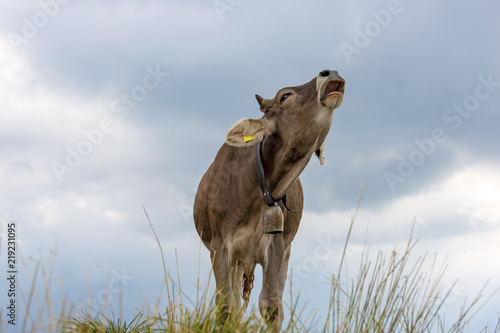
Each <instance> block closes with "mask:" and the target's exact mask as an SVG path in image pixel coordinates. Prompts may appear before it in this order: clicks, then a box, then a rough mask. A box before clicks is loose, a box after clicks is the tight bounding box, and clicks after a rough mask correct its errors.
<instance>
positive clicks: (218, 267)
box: [210, 247, 232, 315]
mask: <svg viewBox="0 0 500 333" xmlns="http://www.w3.org/2000/svg"><path fill="white" fill-rule="evenodd" d="M210 258H211V259H212V263H213V271H214V276H215V285H216V286H215V288H216V294H215V301H216V302H217V305H218V306H221V307H222V313H223V315H225V314H227V313H228V307H229V304H230V300H231V297H232V290H231V288H230V285H229V283H230V280H229V276H230V268H229V260H228V259H229V258H228V253H227V250H226V249H225V248H224V247H219V248H218V249H214V248H212V250H211V251H210Z"/></svg>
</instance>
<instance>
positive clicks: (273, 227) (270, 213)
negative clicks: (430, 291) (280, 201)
mask: <svg viewBox="0 0 500 333" xmlns="http://www.w3.org/2000/svg"><path fill="white" fill-rule="evenodd" d="M284 220H285V219H284V217H283V211H282V210H281V207H280V206H278V205H277V204H276V205H274V206H272V207H269V208H268V209H266V210H265V211H264V233H265V234H279V233H281V232H283V225H284Z"/></svg>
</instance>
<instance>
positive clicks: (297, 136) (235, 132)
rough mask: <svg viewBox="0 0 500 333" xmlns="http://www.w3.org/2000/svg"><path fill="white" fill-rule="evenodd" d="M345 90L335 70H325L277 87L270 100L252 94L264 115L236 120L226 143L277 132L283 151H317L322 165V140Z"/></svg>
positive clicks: (246, 141)
mask: <svg viewBox="0 0 500 333" xmlns="http://www.w3.org/2000/svg"><path fill="white" fill-rule="evenodd" d="M344 89H345V80H344V79H343V78H342V77H340V76H339V74H338V72H337V71H333V70H324V71H322V72H320V73H319V75H318V76H317V77H315V78H314V79H312V80H311V81H309V82H308V83H306V84H303V85H301V86H297V87H287V88H283V89H280V90H279V91H278V93H277V94H276V96H275V97H274V98H272V99H265V98H262V97H261V96H259V95H255V97H256V98H257V101H258V103H259V105H260V110H261V111H262V112H264V116H263V117H262V118H260V119H256V120H254V119H249V118H244V119H242V120H240V121H238V122H237V123H236V124H234V125H233V126H232V127H231V128H230V129H229V131H228V133H227V135H226V143H228V144H229V145H231V146H236V147H246V146H251V145H254V144H255V143H256V142H259V141H262V140H263V139H264V137H266V136H268V135H276V136H277V137H279V138H280V139H281V140H282V142H283V144H284V148H285V150H286V151H293V152H295V154H297V153H298V154H299V155H302V154H303V155H304V156H305V155H307V153H308V152H316V155H317V156H318V158H319V159H320V162H321V164H323V162H324V160H323V154H322V153H323V149H324V140H325V138H326V135H327V134H328V131H329V130H330V126H331V124H332V120H333V114H334V110H335V109H336V108H338V107H339V106H340V105H341V104H342V101H343V99H344Z"/></svg>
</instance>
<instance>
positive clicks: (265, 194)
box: [255, 141, 297, 213]
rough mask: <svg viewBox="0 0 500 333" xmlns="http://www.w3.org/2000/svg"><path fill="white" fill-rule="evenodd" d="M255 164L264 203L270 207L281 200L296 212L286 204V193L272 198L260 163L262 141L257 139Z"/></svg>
mask: <svg viewBox="0 0 500 333" xmlns="http://www.w3.org/2000/svg"><path fill="white" fill-rule="evenodd" d="M255 164H256V166H257V177H258V178H259V185H260V189H261V190H262V195H263V198H264V202H265V203H266V205H268V206H269V207H272V206H275V205H277V204H278V202H280V201H282V202H283V205H284V206H285V208H286V209H287V210H289V211H291V212H294V213H296V212H297V210H292V209H290V208H289V207H288V206H287V204H286V194H285V195H283V197H282V198H280V199H279V200H276V199H274V198H273V195H272V194H271V191H270V190H269V188H268V187H267V184H266V175H265V172H264V165H263V164H262V141H259V142H257V144H255Z"/></svg>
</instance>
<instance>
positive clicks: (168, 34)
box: [0, 0, 500, 330]
mask: <svg viewBox="0 0 500 333" xmlns="http://www.w3.org/2000/svg"><path fill="white" fill-rule="evenodd" d="M499 10H500V3H498V1H495V0H483V1H480V2H475V3H474V4H471V2H469V1H467V2H466V1H442V2H436V1H430V0H418V1H416V0H415V1H410V0H401V1H397V0H389V1H372V2H370V3H369V4H366V3H365V2H362V1H347V0H339V1H329V2H326V1H309V2H306V1H302V2H300V1H276V2H272V3H271V2H264V1H244V0H242V1H240V0H239V1H236V0H233V1H229V0H216V1H213V2H212V1H182V2H181V1H156V0H148V1H127V2H119V1H107V2H101V1H69V0H64V1H63V0H41V1H37V2H35V1H31V2H20V1H14V0H4V1H2V3H1V5H0V117H1V118H0V189H1V190H0V215H1V216H0V218H2V220H3V222H2V235H3V236H2V245H1V246H2V247H1V255H2V258H1V260H2V265H1V267H5V265H4V264H5V262H6V258H5V253H6V237H5V232H6V229H7V224H8V223H11V222H12V221H15V222H16V225H17V234H18V240H19V242H20V245H19V251H18V256H19V260H21V258H20V257H22V258H23V259H24V262H25V265H21V264H19V265H20V266H19V279H21V283H20V287H19V288H21V289H22V292H24V293H25V294H26V293H28V292H29V288H30V282H29V281H30V279H31V277H30V276H32V275H33V274H34V270H35V266H36V261H37V260H39V259H40V258H41V257H42V258H44V259H43V261H44V262H45V263H46V264H45V266H47V267H45V269H46V270H47V271H48V266H49V265H48V262H50V260H52V259H53V258H54V256H56V258H55V259H56V261H55V263H56V264H55V268H54V273H53V276H54V280H53V285H54V288H55V289H56V290H58V289H57V288H59V287H58V286H59V284H60V283H62V281H63V283H64V294H66V295H67V297H68V298H69V300H70V301H72V302H74V303H75V304H78V303H79V302H85V301H86V300H87V298H88V297H90V299H92V300H94V303H96V302H97V303H99V297H100V295H101V294H102V293H100V292H101V291H102V290H103V288H106V283H107V281H109V279H110V278H109V276H116V275H118V276H121V277H122V278H124V279H125V280H126V281H127V284H126V285H125V286H124V296H123V297H124V303H123V308H124V312H125V313H126V314H128V315H130V314H133V313H134V312H135V309H136V308H138V307H140V306H141V305H143V304H146V303H147V302H150V303H154V302H155V301H156V298H157V295H158V293H159V292H160V287H161V281H162V278H163V268H162V265H161V257H160V252H159V249H158V246H157V244H156V241H155V239H154V235H153V234H152V232H151V229H150V228H149V226H148V222H147V219H146V216H145V214H144V212H143V206H145V207H146V209H147V210H148V213H149V216H150V218H151V220H152V222H153V224H154V226H155V228H156V231H157V234H158V237H159V239H160V241H161V243H162V246H163V250H164V251H165V255H166V264H167V268H168V269H169V270H170V272H171V273H172V274H174V275H175V274H176V273H177V270H176V265H175V249H177V255H178V258H179V270H180V272H179V274H180V277H181V281H182V288H183V289H184V291H185V292H186V293H187V294H188V295H190V296H191V297H195V295H196V291H195V284H196V277H197V275H198V273H197V272H198V261H199V259H198V251H199V244H200V243H199V238H198V235H197V234H196V231H195V229H194V226H193V221H192V215H191V213H192V211H191V209H192V203H193V200H194V195H195V191H196V187H197V185H198V182H199V180H200V179H201V177H202V175H203V173H204V172H205V171H206V169H207V168H208V166H209V165H210V163H211V161H212V160H213V158H214V157H215V154H216V153H217V151H218V149H219V147H220V146H221V144H222V143H223V142H224V136H225V133H226V131H227V129H228V128H229V127H230V126H231V125H232V124H233V123H235V122H236V121H238V120H239V119H241V118H243V117H250V118H259V117H261V113H260V111H259V108H258V104H257V102H256V101H255V98H254V94H256V93H257V94H260V95H262V96H264V97H266V98H269V97H272V96H274V94H275V93H276V91H277V90H278V89H280V88H282V87H285V86H293V85H300V84H303V83H306V82H308V81H309V80H311V79H312V78H314V77H315V76H316V75H317V74H318V73H319V72H320V71H321V70H323V69H335V70H338V71H339V73H340V75H342V76H343V77H344V78H345V79H346V81H347V86H346V92H345V99H344V104H343V105H342V106H341V107H340V108H339V109H338V110H337V112H336V114H335V119H334V122H333V125H332V128H331V131H330V134H329V136H328V138H327V147H326V151H325V157H326V164H325V165H324V166H320V165H319V162H318V161H317V160H316V159H312V160H311V162H310V164H309V165H308V167H307V168H306V170H305V171H304V173H303V174H302V176H301V179H302V182H303V185H304V191H305V195H306V199H305V200H306V202H305V213H304V217H303V219H302V225H301V229H300V230H299V233H298V235H297V237H296V239H295V240H294V243H293V248H292V259H291V262H290V268H293V269H294V272H295V273H294V274H295V275H294V276H292V278H293V279H292V280H293V281H294V286H295V287H296V288H295V290H294V292H295V293H297V294H299V293H300V294H301V301H302V302H305V301H307V300H308V299H309V303H308V307H310V308H311V310H313V309H314V308H319V310H318V313H319V315H324V313H323V310H322V309H323V308H324V307H325V304H328V303H327V302H328V299H325V297H324V296H325V295H328V294H329V287H328V285H327V283H328V281H329V274H330V272H336V271H337V269H338V264H339V261H340V256H341V252H342V249H341V248H342V246H343V242H344V240H345V238H346V235H347V230H348V227H349V223H350V219H351V216H352V215H353V214H354V211H355V207H356V205H357V202H358V199H359V196H360V192H361V191H360V184H363V186H364V196H363V201H362V204H361V208H360V211H359V213H358V217H357V222H356V225H355V229H354V235H353V238H352V240H351V250H350V252H349V253H350V257H349V258H350V259H351V262H350V263H349V265H352V267H353V269H350V271H349V273H350V275H351V278H354V277H355V276H356V272H355V269H356V267H357V266H356V263H357V261H358V260H359V257H360V248H361V247H362V244H363V242H364V239H365V233H366V230H367V224H368V232H367V245H368V246H369V248H370V253H371V254H373V255H376V254H377V252H378V251H379V250H383V251H390V250H392V249H394V247H396V248H397V249H399V250H401V249H402V248H403V245H404V244H405V242H406V241H407V239H408V237H409V234H410V230H411V228H412V223H413V221H415V227H414V237H415V238H417V239H419V243H418V244H417V246H416V247H415V249H414V252H413V255H414V256H415V257H418V256H420V255H423V254H424V253H426V252H428V253H429V256H430V257H432V256H434V255H437V256H438V258H440V259H444V257H446V256H447V258H446V263H447V264H448V270H447V274H446V277H445V279H444V281H443V286H444V287H447V286H449V285H451V283H453V282H454V281H455V279H457V278H458V281H459V282H458V283H457V287H456V289H455V291H454V293H453V294H452V296H453V297H452V298H450V300H449V301H448V302H447V303H446V307H445V311H448V312H449V314H448V312H446V313H447V320H449V321H452V319H454V318H456V317H457V315H456V314H455V312H453V311H455V310H456V309H458V308H459V307H460V306H461V305H462V304H463V303H464V301H465V299H466V298H467V300H468V301H471V299H472V298H473V297H474V296H475V295H476V294H477V293H478V292H479V290H480V289H481V287H482V285H483V284H484V283H485V282H486V281H487V280H488V279H489V278H491V281H490V284H489V286H488V288H487V289H486V291H485V296H484V298H483V299H486V298H487V297H489V295H490V294H491V293H492V292H493V291H494V290H495V289H496V288H497V287H498V286H500V269H499V268H498V267H500V259H499V256H498V253H499V252H500V241H499V240H500V157H499V156H500V155H499V142H500V131H499V124H500V62H499V61H498V59H500V43H499V42H500V40H499V36H500V23H499V20H498V13H499ZM325 244H326V245H325ZM321 246H324V247H326V248H327V251H326V253H327V254H328V255H327V256H324V255H322V256H319V257H318V256H317V253H318V251H315V250H316V249H318V247H321ZM56 250H57V254H56V255H55V251H56ZM51 251H52V254H51ZM315 254H316V255H315ZM51 258H52V259H51ZM430 261H432V259H431V260H430ZM200 263H201V271H202V274H201V275H202V276H201V278H202V281H206V280H207V277H208V273H209V267H210V261H209V254H208V251H207V250H206V249H205V248H204V247H203V248H202V250H201V262H200ZM2 269H3V268H2ZM4 270H6V269H4ZM113 274H114V275H113ZM42 280H43V279H42V278H40V279H39V280H38V282H37V283H38V284H37V290H38V293H39V295H40V297H43V290H44V289H43V287H42ZM89 284H90V286H91V287H90V292H88V290H87V286H88V285H89ZM0 286H5V287H2V288H6V285H5V283H4V282H2V284H1V285H0ZM256 286H260V283H259V282H258V283H256ZM2 290H3V289H2ZM1 293H2V295H3V296H2V297H3V298H1V299H2V304H0V306H1V307H2V308H3V307H4V306H5V304H6V302H7V301H8V300H7V298H5V295H4V292H3V291H2V292H1ZM258 293H259V288H258V287H256V288H255V289H254V291H253V293H252V302H253V303H254V304H255V303H256V301H257V300H258ZM111 296H112V297H113V300H112V302H111V303H112V306H111V307H110V308H109V309H110V311H114V312H115V313H118V295H117V293H114V294H112V295H111ZM62 298H63V296H62V295H60V297H59V298H58V296H56V297H55V299H54V301H55V302H61V300H62ZM499 308H500V295H496V296H494V297H493V298H492V299H491V300H490V301H489V302H488V303H487V304H486V306H485V307H484V308H483V309H481V311H480V312H479V313H478V314H477V315H476V316H475V317H474V320H473V322H472V325H473V326H471V327H474V328H476V329H479V328H480V327H484V326H485V325H489V326H490V329H491V330H492V329H493V327H494V325H495V324H496V322H497V319H498V316H499V315H500V314H499V312H498V309H499ZM32 310H33V311H35V310H36V306H35V305H33V309H32Z"/></svg>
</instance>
